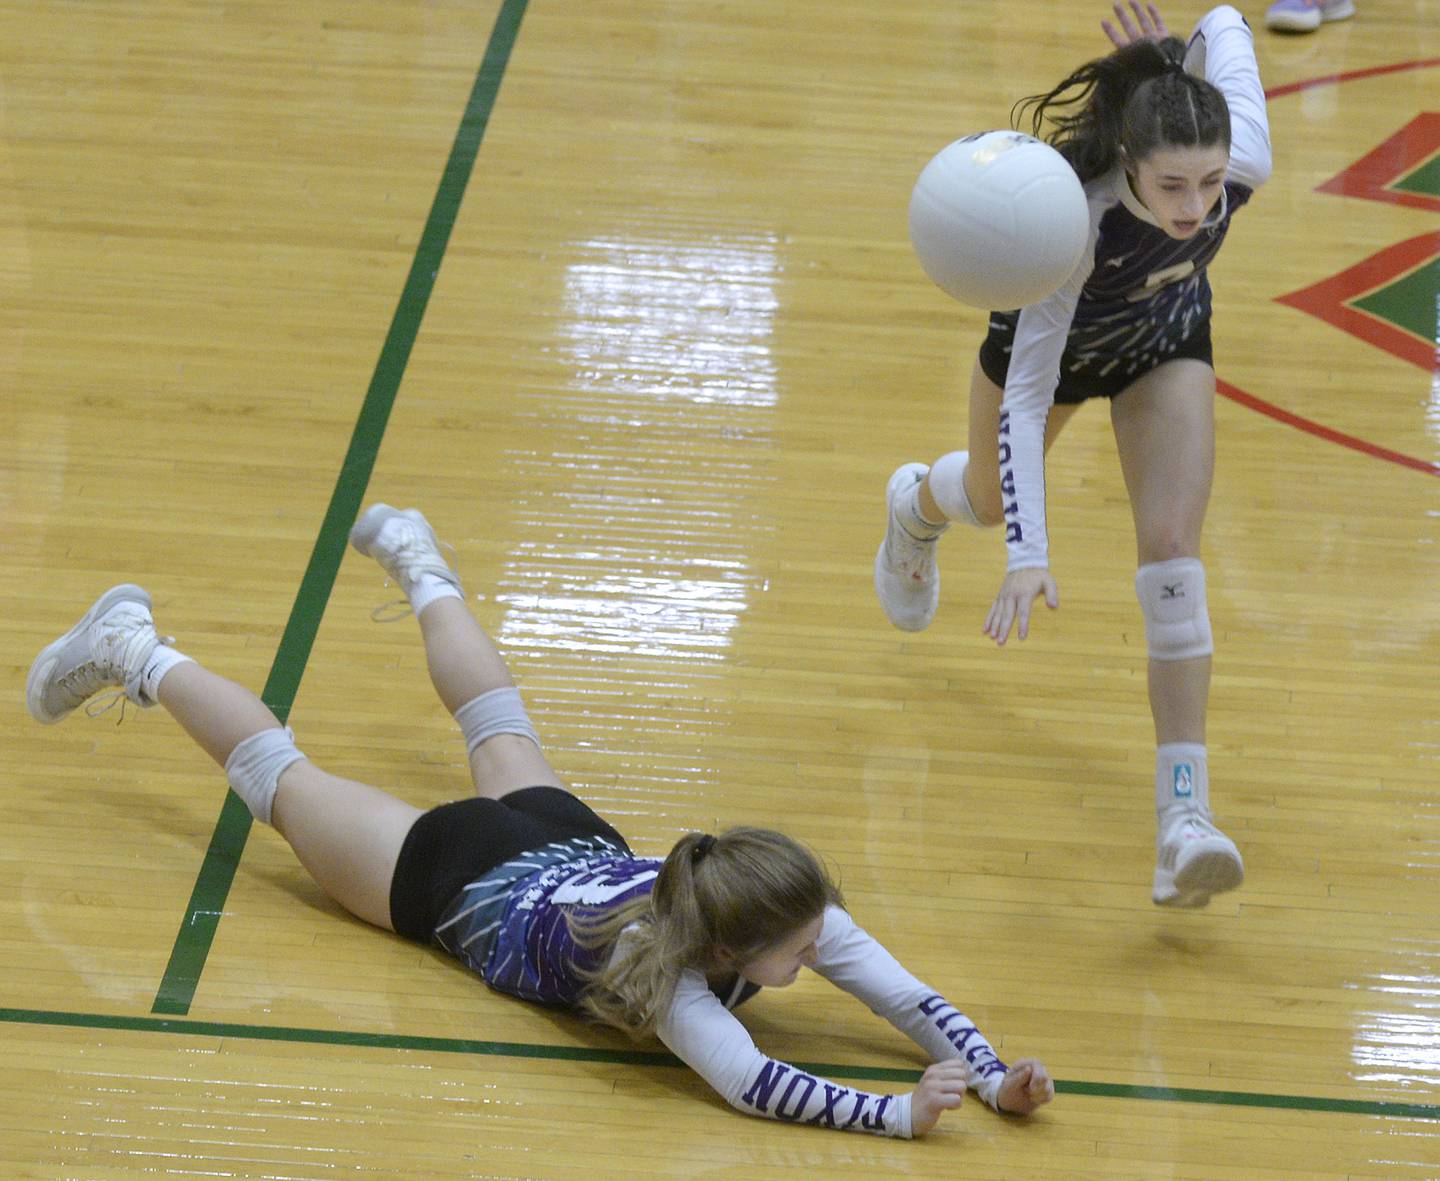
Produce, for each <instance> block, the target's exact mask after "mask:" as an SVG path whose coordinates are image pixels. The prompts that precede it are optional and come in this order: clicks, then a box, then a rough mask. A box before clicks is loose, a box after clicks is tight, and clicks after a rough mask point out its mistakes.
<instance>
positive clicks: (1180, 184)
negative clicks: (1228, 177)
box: [1130, 144, 1230, 239]
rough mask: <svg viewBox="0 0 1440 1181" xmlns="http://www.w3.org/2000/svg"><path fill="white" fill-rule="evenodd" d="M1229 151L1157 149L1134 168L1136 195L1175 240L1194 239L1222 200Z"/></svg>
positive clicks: (1218, 149) (1222, 149)
mask: <svg viewBox="0 0 1440 1181" xmlns="http://www.w3.org/2000/svg"><path fill="white" fill-rule="evenodd" d="M1229 163H1230V152H1229V150H1228V149H1226V148H1225V147H1224V146H1223V145H1221V144H1216V145H1215V146H1214V147H1209V148H1156V149H1155V151H1153V152H1151V153H1150V154H1149V155H1148V156H1146V157H1145V159H1143V160H1141V161H1140V162H1139V164H1137V165H1135V166H1134V168H1133V169H1132V171H1131V173H1130V176H1131V179H1132V187H1133V188H1134V190H1135V195H1136V196H1137V197H1139V198H1140V201H1141V203H1142V204H1143V205H1144V206H1145V208H1146V209H1148V210H1149V211H1150V212H1151V213H1153V214H1154V215H1155V220H1156V221H1158V222H1159V223H1160V228H1161V229H1162V230H1164V231H1165V232H1166V233H1167V234H1169V235H1170V236H1171V237H1172V238H1182V239H1183V238H1192V237H1194V236H1195V234H1197V233H1198V232H1199V230H1200V223H1201V222H1202V221H1204V220H1205V215H1206V214H1208V213H1209V212H1210V210H1211V209H1213V208H1214V207H1215V202H1216V201H1218V200H1219V199H1220V188H1221V186H1222V185H1223V184H1224V183H1225V168H1226V166H1227V165H1228V164H1229Z"/></svg>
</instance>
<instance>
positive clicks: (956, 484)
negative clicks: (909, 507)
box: [930, 451, 980, 525]
mask: <svg viewBox="0 0 1440 1181" xmlns="http://www.w3.org/2000/svg"><path fill="white" fill-rule="evenodd" d="M969 466H970V452H968V451H952V452H950V453H949V454H948V455H942V456H941V457H940V458H939V459H937V460H936V461H935V463H934V464H933V465H932V466H931V468H930V495H931V496H933V497H934V498H935V503H936V504H938V505H939V506H940V511H941V512H942V513H944V514H945V516H946V517H948V518H949V519H950V520H952V521H964V522H965V524H967V525H979V524H980V521H979V519H978V518H977V517H976V516H975V510H974V509H973V508H971V507H970V498H969V497H968V496H966V495H965V469H966V468H967V467H969Z"/></svg>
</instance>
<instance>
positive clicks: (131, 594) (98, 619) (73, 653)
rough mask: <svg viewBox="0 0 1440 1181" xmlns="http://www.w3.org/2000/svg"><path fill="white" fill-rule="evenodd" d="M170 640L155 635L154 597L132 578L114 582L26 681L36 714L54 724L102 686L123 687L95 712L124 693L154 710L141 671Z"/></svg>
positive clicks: (48, 650) (27, 701) (27, 703)
mask: <svg viewBox="0 0 1440 1181" xmlns="http://www.w3.org/2000/svg"><path fill="white" fill-rule="evenodd" d="M164 642H165V641H164V640H162V639H161V638H160V637H159V636H158V635H156V634H155V621H154V620H153V619H152V618H151V617H150V596H149V595H148V594H147V593H146V592H145V591H144V590H142V589H141V588H140V587H138V586H133V585H131V584H130V583H125V584H123V585H121V586H114V587H111V588H110V589H109V590H108V591H106V592H105V593H104V594H103V595H101V596H100V597H99V598H98V599H96V600H95V603H94V604H93V605H92V606H91V608H90V610H88V611H87V612H85V614H84V615H83V616H81V617H80V622H79V623H77V624H76V625H75V626H74V627H72V628H71V629H70V630H69V631H68V632H66V633H65V634H64V635H63V636H61V637H60V638H59V639H58V640H56V641H55V642H54V643H53V644H50V645H49V646H48V647H47V648H46V649H45V650H44V651H43V652H41V653H40V655H39V656H37V657H36V658H35V663H34V664H32V665H31V666H30V675H29V677H28V678H27V679H26V681H25V706H26V708H27V709H29V711H30V716H31V717H33V718H34V719H35V720H36V721H37V722H43V723H44V724H45V725H47V726H50V725H53V724H54V723H56V722H58V721H60V720H61V719H62V718H64V717H66V716H67V715H68V714H70V713H71V712H72V711H73V710H75V709H76V708H77V707H79V706H81V705H83V704H84V703H85V702H86V701H88V700H89V699H90V698H91V697H93V696H95V694H96V693H98V692H100V690H102V689H117V690H119V691H120V692H118V693H116V694H114V695H112V697H111V699H110V701H109V702H108V703H107V704H106V705H105V706H104V707H103V708H102V709H99V710H95V711H94V712H95V713H103V712H104V710H105V709H108V708H110V706H111V705H113V704H114V703H115V702H116V701H117V700H119V699H120V697H122V696H123V697H127V698H129V699H130V700H131V701H133V702H134V703H135V704H136V705H138V706H140V707H141V708H143V709H148V708H149V707H150V706H152V705H154V704H155V703H154V702H153V701H152V700H150V699H149V698H148V697H145V696H144V695H143V694H142V693H141V692H140V674H141V673H142V672H144V670H145V662H146V661H147V660H149V659H150V654H151V653H152V652H154V651H155V646H156V645H157V644H161V643H164Z"/></svg>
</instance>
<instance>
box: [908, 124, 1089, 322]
mask: <svg viewBox="0 0 1440 1181" xmlns="http://www.w3.org/2000/svg"><path fill="white" fill-rule="evenodd" d="M1089 230H1090V211H1089V209H1088V208H1087V206H1086V203H1085V190H1084V189H1083V188H1082V187H1081V185H1080V178H1079V177H1078V176H1076V175H1075V171H1074V169H1072V168H1071V167H1070V165H1069V164H1067V163H1066V162H1065V158H1064V157H1063V156H1061V155H1060V153H1059V152H1057V151H1056V150H1055V149H1054V148H1052V147H1051V146H1050V145H1049V144H1047V143H1044V142H1042V141H1041V140H1038V139H1036V138H1035V137H1034V136H1030V135H1025V134H1024V133H1023V132H1019V131H981V132H977V133H976V134H975V135H967V136H966V137H965V138H964V139H957V140H956V141H955V142H954V143H952V144H950V145H948V146H947V147H944V148H942V149H941V150H940V151H939V152H937V153H936V154H935V156H934V158H933V159H932V160H931V161H930V163H928V164H927V165H925V168H924V170H923V171H922V172H921V173H920V179H919V180H917V181H916V182H915V189H914V191H913V192H912V193H911V195H910V241H911V243H912V244H913V245H914V247H915V254H916V255H917V256H918V257H919V259H920V265H921V266H922V267H923V268H924V270H925V273H926V274H927V275H929V276H930V278H931V279H932V280H933V281H934V282H935V284H936V285H937V286H938V287H939V288H940V289H941V290H942V291H944V292H946V293H947V294H949V295H952V296H954V298H956V299H958V300H959V301H960V302H961V303H966V304H970V305H972V306H973V307H977V308H985V309H987V310H992V311H1010V310H1012V309H1014V308H1020V307H1024V306H1025V305H1026V304H1031V303H1035V302H1037V301H1038V300H1041V299H1044V298H1045V297H1046V296H1047V295H1051V294H1053V293H1054V292H1055V290H1056V289H1057V288H1058V287H1059V286H1060V285H1061V284H1062V283H1064V282H1065V280H1066V279H1068V278H1069V277H1070V275H1071V274H1072V273H1073V272H1074V270H1075V268H1076V266H1078V265H1079V263H1080V258H1081V255H1082V254H1084V252H1085V242H1086V238H1087V236H1088V234H1089Z"/></svg>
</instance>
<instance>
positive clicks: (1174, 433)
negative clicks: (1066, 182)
mask: <svg viewBox="0 0 1440 1181" xmlns="http://www.w3.org/2000/svg"><path fill="white" fill-rule="evenodd" d="M1131 10H1132V12H1133V18H1132V15H1131V12H1126V11H1125V10H1124V9H1122V7H1121V6H1120V5H1119V4H1116V5H1115V14H1116V17H1117V18H1118V20H1119V27H1118V28H1117V27H1116V26H1114V25H1112V24H1111V23H1110V22H1108V21H1102V22H1101V24H1102V26H1103V27H1104V29H1105V32H1106V33H1107V35H1108V36H1109V37H1110V39H1111V41H1112V42H1113V43H1114V44H1115V46H1116V50H1115V52H1113V53H1111V54H1110V55H1109V56H1108V57H1104V58H1100V59H1098V60H1096V61H1092V62H1089V63H1087V64H1086V65H1083V66H1081V67H1080V68H1079V69H1078V70H1076V71H1075V72H1074V73H1072V74H1071V75H1070V76H1069V77H1068V78H1066V79H1065V80H1064V81H1063V82H1061V83H1060V84H1059V85H1058V86H1057V87H1055V89H1054V90H1051V91H1050V92H1049V93H1047V94H1043V95H1038V96H1036V97H1034V98H1030V99H1026V100H1024V102H1022V103H1021V104H1020V107H1021V109H1022V110H1025V111H1028V112H1029V113H1030V116H1031V119H1032V122H1033V128H1034V130H1035V133H1036V134H1037V135H1039V134H1041V129H1042V125H1043V124H1044V122H1045V120H1046V119H1047V118H1048V119H1050V120H1051V121H1052V123H1053V128H1052V130H1051V132H1050V134H1049V136H1048V141H1049V142H1050V143H1051V144H1052V145H1053V146H1054V147H1055V148H1057V149H1058V150H1059V151H1060V153H1061V154H1062V155H1063V156H1064V157H1065V158H1066V160H1068V161H1069V163H1070V164H1071V166H1072V167H1073V168H1074V169H1075V171H1076V173H1077V174H1078V175H1079V177H1080V180H1081V182H1082V183H1083V184H1084V187H1085V193H1086V197H1087V199H1088V202H1089V206H1090V236H1089V241H1088V245H1087V248H1086V250H1085V253H1084V256H1083V257H1082V259H1081V262H1080V265H1079V266H1078V267H1077V269H1076V270H1075V273H1074V274H1073V275H1072V276H1071V277H1070V278H1069V280H1068V281H1067V282H1066V283H1065V284H1064V285H1063V286H1062V287H1061V288H1060V289H1059V290H1058V291H1057V292H1055V294H1053V295H1051V296H1049V297H1048V298H1046V299H1043V300H1041V301H1040V302H1038V303H1035V304H1032V305H1030V306H1029V307H1026V308H1022V309H1020V310H1018V311H1013V310H1012V311H1000V312H997V313H995V314H992V316H991V318H990V328H989V334H988V335H987V336H986V338H985V340H984V342H983V343H982V344H981V346H980V353H979V358H978V360H977V362H976V365H975V369H974V373H973V376H972V378H971V386H970V426H969V447H970V449H969V451H953V452H951V453H949V454H948V455H943V456H941V457H940V458H939V459H938V460H936V461H935V463H934V464H933V465H932V466H931V467H929V468H927V467H925V466H924V465H923V464H918V463H907V464H905V465H903V466H902V467H900V468H899V469H898V470H897V471H896V472H895V473H894V475H893V476H891V478H890V482H889V485H888V487H887V490H886V498H887V506H888V525H887V530H886V534H885V540H884V541H883V543H882V544H881V546H880V550H879V553H878V554H877V555H876V559H875V588H876V591H877V592H878V594H879V596H880V602H881V605H882V606H883V607H884V610H885V613H886V615H887V616H888V617H889V619H890V621H891V622H892V623H893V624H895V626H896V627H900V628H904V629H906V630H909V631H918V630H920V629H922V628H924V627H926V626H928V625H929V623H930V621H931V620H932V619H933V618H934V615H935V609H936V606H937V604H938V601H939V592H940V576H939V574H938V572H937V570H936V564H935V549H936V543H937V540H938V538H939V537H940V535H941V534H942V533H943V532H944V531H945V530H946V529H947V528H948V527H949V525H950V522H952V521H963V522H965V523H966V524H969V525H976V526H991V525H998V524H1000V523H1001V522H1002V521H1003V522H1004V523H1005V541H1006V545H1007V547H1008V551H1009V565H1008V570H1007V573H1006V575H1005V579H1004V581H1003V583H1002V584H1001V587H1000V592H999V594H998V595H997V596H996V597H995V601H994V603H993V605H992V606H991V608H990V611H989V614H988V615H987V616H986V619H985V625H984V631H985V633H986V634H987V635H989V636H990V638H991V639H993V640H994V641H995V642H996V643H997V644H1004V643H1005V641H1006V639H1007V638H1008V637H1009V635H1010V631H1011V628H1012V627H1014V628H1015V629H1016V631H1017V633H1018V635H1019V637H1020V639H1022V640H1023V639H1025V637H1026V636H1027V634H1028V633H1029V627H1030V611H1031V607H1032V605H1033V603H1034V601H1035V599H1036V598H1037V597H1039V596H1041V595H1043V596H1044V598H1045V602H1046V605H1047V606H1049V607H1050V608H1051V609H1054V608H1056V607H1058V606H1059V601H1060V600H1059V592H1058V589H1057V587H1056V582H1055V579H1054V577H1053V576H1052V575H1051V573H1050V569H1049V565H1050V559H1049V550H1048V543H1047V540H1046V534H1045V460H1044V457H1045V452H1046V451H1047V450H1048V448H1049V446H1050V445H1051V444H1052V443H1053V442H1054V441H1055V438H1056V437H1057V436H1058V435H1059V434H1060V431H1061V429H1062V428H1063V427H1064V426H1065V424H1066V423H1067V422H1069V421H1070V418H1071V416H1072V415H1073V414H1074V413H1075V411H1076V409H1078V407H1079V405H1080V403H1081V402H1084V401H1085V400H1087V399H1089V398H1106V399H1109V401H1110V418H1111V422H1112V424H1113V426H1114V431H1115V442H1116V447H1117V449H1118V451H1119V454H1120V466H1121V468H1122V470H1123V472H1124V476H1125V484H1126V487H1127V488H1128V489H1129V493H1130V505H1131V509H1132V513H1133V516H1134V519H1135V537H1136V548H1137V550H1138V563H1139V570H1138V572H1137V573H1136V576H1135V589H1136V593H1137V595H1138V597H1139V600H1140V610H1141V612H1142V613H1143V615H1144V619H1145V636H1146V645H1147V648H1148V653H1149V691H1150V710H1151V713H1152V714H1153V716H1154V721H1155V740H1156V757H1155V804H1156V811H1157V829H1158V832H1157V837H1156V846H1157V857H1156V866H1155V879H1154V887H1153V893H1152V897H1153V898H1154V901H1155V902H1156V903H1158V904H1159V905H1161V906H1176V907H1198V906H1205V905H1206V904H1207V903H1208V902H1209V901H1210V898H1211V896H1212V895H1213V894H1217V893H1219V892H1221V891H1224V890H1232V889H1234V888H1235V887H1237V886H1238V885H1240V883H1241V881H1242V880H1243V879H1244V876H1245V870H1244V865H1243V862H1242V861H1241V858H1240V852H1239V850H1238V849H1237V848H1236V847H1235V843H1234V842H1233V841H1231V840H1230V838H1229V837H1227V836H1226V835H1225V834H1224V833H1222V832H1221V831H1220V830H1219V829H1218V828H1217V827H1216V826H1215V823H1214V820H1213V819H1212V816H1211V812H1210V799H1209V793H1210V787H1209V774H1208V770H1207V767H1206V748H1205V713H1206V705H1207V700H1208V697H1209V692H1210V658H1211V653H1212V651H1213V643H1212V638H1211V631H1210V619H1209V613H1208V611H1207V609H1206V603H1205V568H1204V566H1203V565H1202V564H1201V561H1200V556H1199V555H1200V534H1201V526H1202V523H1203V521H1204V519H1205V508H1206V504H1207V503H1208V501H1209V499H1210V483H1211V476H1212V471H1213V467H1214V453H1215V422H1214V400H1215V371H1214V369H1213V367H1212V364H1211V349H1210V284H1209V282H1208V280H1207V278H1206V274H1205V268H1206V266H1207V265H1208V264H1209V262H1210V260H1211V259H1212V258H1214V257H1215V253H1216V251H1218V250H1219V249H1220V244H1221V243H1222V242H1223V241H1224V240H1225V232H1226V230H1227V229H1228V228H1229V225H1230V219H1231V217H1232V216H1234V214H1235V211H1236V210H1238V209H1239V208H1240V207H1241V206H1242V205H1244V204H1245V203H1246V202H1247V201H1248V200H1249V199H1250V196H1251V194H1252V193H1253V192H1254V191H1255V189H1256V188H1258V187H1259V185H1260V184H1262V183H1263V182H1264V181H1265V179H1266V178H1267V177H1268V176H1269V174H1270V135H1269V127H1268V124H1267V122H1266V117H1265V95H1264V91H1263V90H1262V88H1261V85H1260V76H1259V71H1258V69H1257V68H1256V64H1255V51H1254V44H1253V41H1252V38H1251V34H1250V27H1249V26H1248V25H1247V24H1246V23H1245V19H1244V17H1242V16H1241V15H1240V13H1239V12H1238V11H1236V10H1235V9H1234V8H1232V7H1230V6H1229V5H1223V6H1221V7H1219V8H1215V9H1213V10H1212V11H1211V12H1209V13H1207V14H1206V16H1205V17H1204V18H1203V19H1202V20H1201V21H1200V24H1199V26H1198V27H1197V29H1196V30H1195V33H1194V35H1193V36H1192V37H1191V38H1190V42H1189V45H1188V47H1187V45H1186V43H1185V42H1183V41H1180V40H1179V39H1178V38H1175V37H1171V36H1170V35H1169V34H1168V31H1167V30H1166V28H1165V24H1164V22H1163V21H1162V20H1161V17H1160V13H1159V12H1158V11H1157V10H1156V8H1155V6H1154V5H1153V4H1150V5H1146V6H1145V8H1143V9H1142V8H1141V6H1140V5H1139V4H1138V3H1136V2H1135V0H1131ZM997 444H998V445H997Z"/></svg>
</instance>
